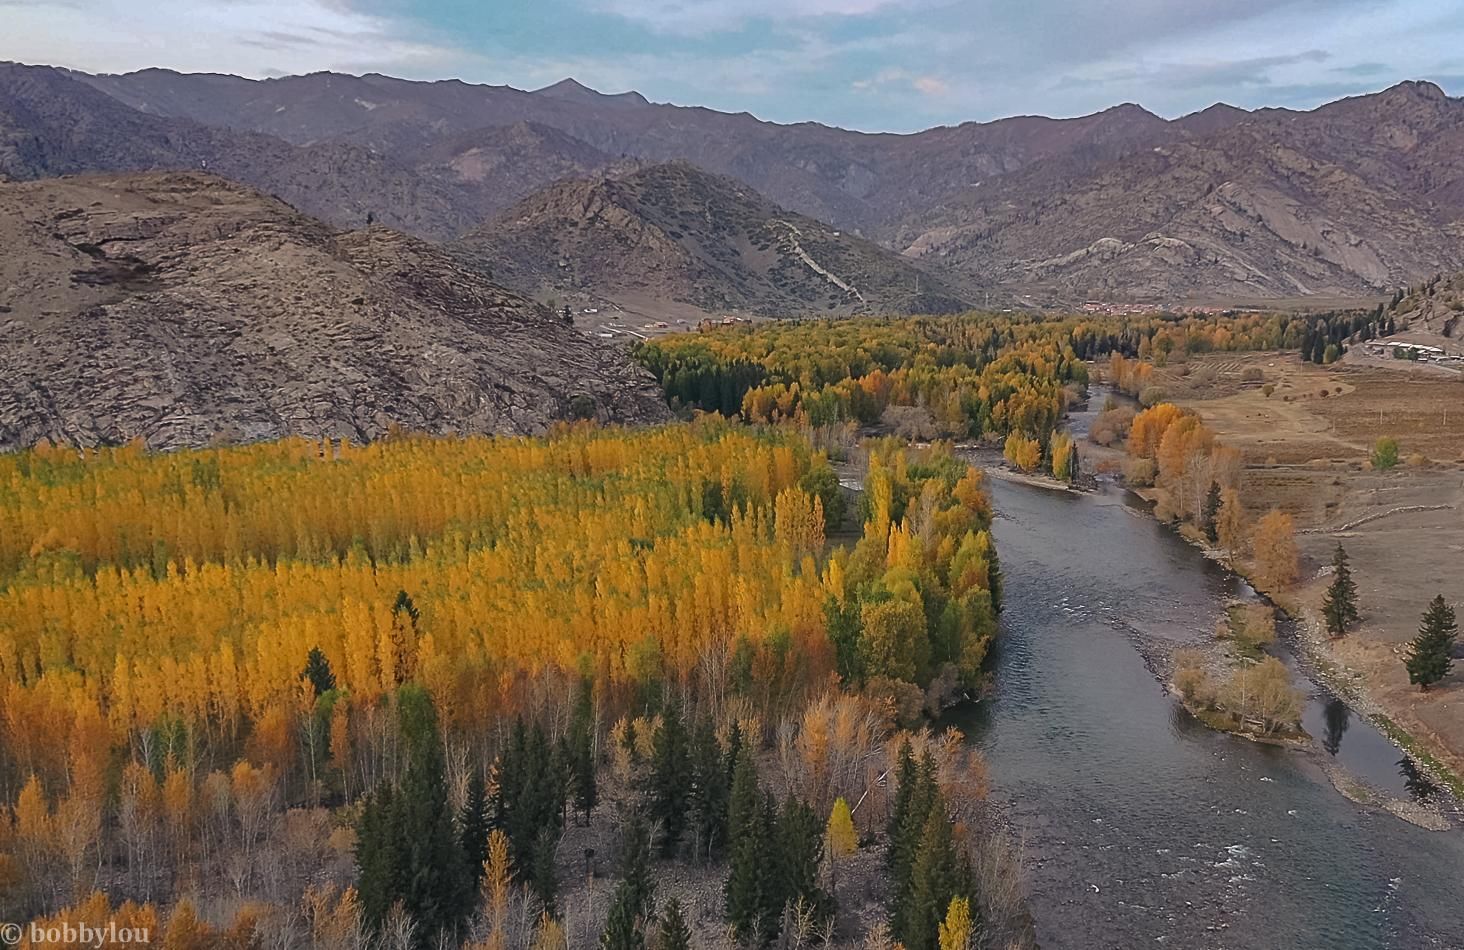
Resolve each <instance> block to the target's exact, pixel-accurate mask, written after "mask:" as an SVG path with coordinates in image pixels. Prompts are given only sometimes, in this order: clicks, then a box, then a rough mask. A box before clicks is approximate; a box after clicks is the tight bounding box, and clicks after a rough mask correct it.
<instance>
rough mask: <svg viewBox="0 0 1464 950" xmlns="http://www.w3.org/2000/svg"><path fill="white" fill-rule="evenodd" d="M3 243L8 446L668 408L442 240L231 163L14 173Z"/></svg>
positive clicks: (344, 433) (641, 416)
mask: <svg viewBox="0 0 1464 950" xmlns="http://www.w3.org/2000/svg"><path fill="white" fill-rule="evenodd" d="M0 244H3V246H5V247H6V249H7V253H6V254H5V255H3V256H0V447H15V446H20V445H29V444H33V443H34V442H36V441H38V440H40V439H43V438H44V439H50V440H52V441H58V442H66V443H71V444H79V445H97V444H117V443H121V442H126V441H129V440H131V439H134V438H139V439H142V440H144V441H145V442H147V444H149V445H150V446H152V447H154V448H163V449H166V448H176V447H180V446H194V445H201V444H204V443H206V442H209V441H211V440H213V439H215V438H217V437H219V436H221V435H222V436H224V437H226V438H230V439H236V440H240V441H254V440H259V439H272V438H278V437H280V436H283V435H288V434H296V435H304V436H308V437H312V438H323V437H330V438H350V439H353V440H358V441H364V440H369V439H374V438H379V437H381V436H383V435H386V434H388V433H389V432H391V431H392V430H393V429H394V428H395V427H396V426H400V427H402V428H404V429H406V430H408V431H423V432H438V433H447V432H455V433H465V434H466V433H504V434H534V433H540V432H543V431H545V429H546V428H547V427H548V426H549V425H551V424H553V423H554V422H555V421H556V420H560V419H569V418H579V417H587V416H593V417H597V418H599V419H600V420H602V421H604V422H610V423H615V422H621V423H631V422H656V421H660V420H663V419H665V418H666V417H667V412H666V409H665V406H664V402H663V400H662V399H661V396H660V393H659V391H658V389H657V387H656V385H655V383H654V380H652V379H651V377H650V376H649V374H647V373H645V372H644V371H642V370H640V369H639V368H638V367H635V366H634V365H633V364H632V363H631V362H630V360H629V359H628V357H627V355H626V354H625V353H623V352H621V351H620V350H619V349H618V348H615V347H609V346H605V345H602V344H600V343H597V342H595V341H592V340H590V339H588V338H586V337H584V336H582V335H581V334H579V333H577V332H575V331H574V330H573V329H572V328H570V327H567V326H565V325H564V324H563V323H562V321H561V320H559V319H558V318H557V317H556V316H555V315H553V314H551V313H549V312H548V311H547V310H546V309H544V308H543V307H541V306H539V305H538V304H535V303H533V302H531V301H529V300H526V299H524V298H522V297H520V296H518V295H516V294H513V293H512V292H510V291H508V290H505V289H504V288H502V287H501V286H499V285H497V284H494V283H492V282H490V281H488V280H487V279H486V278H484V277H483V275H481V274H480V273H478V272H476V271H474V270H472V269H470V268H465V267H462V266H461V265H459V264H458V263H457V262H455V261H454V260H453V259H452V258H451V257H450V256H448V255H447V254H445V253H444V252H443V251H442V250H441V249H439V248H438V247H436V246H435V245H432V244H429V243H427V242H425V241H422V240H419V239H416V238H412V237H409V236H406V235H402V234H400V233H398V232H395V231H391V230H388V229H385V228H381V227H372V228H369V229H362V230H356V231H347V232H340V231H336V230H334V229H332V228H330V227H329V226H327V225H325V224H323V223H321V222H319V221H316V220H315V219H312V218H310V217H308V216H306V215H303V214H301V213H300V212H298V211H296V210H294V209H293V208H290V207H289V206H288V205H286V204H284V203H283V202H281V201H279V200H278V199H275V198H271V197H268V196H264V195H261V194H259V193H258V192H256V191H254V190H252V189H249V188H247V187H245V186H243V185H239V184H236V183H234V182H230V181H226V180H224V179H222V178H219V177H217V176H213V175H207V174H203V173H201V172H149V173H141V174H135V175H125V176H91V177H78V178H61V179H49V180H44V181H39V182H24V183H10V184H0Z"/></svg>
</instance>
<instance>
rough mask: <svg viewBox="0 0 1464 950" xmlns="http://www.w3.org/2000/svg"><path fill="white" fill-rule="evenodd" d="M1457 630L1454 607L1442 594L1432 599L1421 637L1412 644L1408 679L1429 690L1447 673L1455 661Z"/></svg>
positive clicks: (1420, 633)
mask: <svg viewBox="0 0 1464 950" xmlns="http://www.w3.org/2000/svg"><path fill="white" fill-rule="evenodd" d="M1458 633H1459V625H1458V623H1457V622H1456V621H1455V619H1454V609H1453V608H1452V607H1450V606H1449V605H1448V604H1447V603H1445V602H1444V596H1443V595H1442V594H1440V595H1439V596H1437V597H1435V598H1434V599H1433V600H1432V601H1430V602H1429V605H1428V610H1426V611H1425V612H1424V614H1423V624H1422V625H1421V626H1420V627H1419V628H1418V636H1416V637H1414V638H1413V643H1412V644H1411V645H1410V646H1409V649H1408V660H1407V664H1408V682H1410V683H1417V684H1418V686H1419V687H1420V688H1421V689H1428V688H1429V687H1430V686H1432V685H1433V684H1434V683H1437V682H1438V681H1439V680H1441V679H1443V678H1444V677H1445V676H1448V675H1449V668H1450V667H1451V666H1452V665H1453V663H1454V659H1453V656H1454V638H1455V637H1456V636H1457V635H1458Z"/></svg>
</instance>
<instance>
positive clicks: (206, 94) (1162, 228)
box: [0, 65, 1464, 309]
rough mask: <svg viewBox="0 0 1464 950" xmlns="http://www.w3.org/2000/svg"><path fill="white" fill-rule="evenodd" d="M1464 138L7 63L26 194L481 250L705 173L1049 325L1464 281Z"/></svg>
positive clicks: (1343, 107)
mask: <svg viewBox="0 0 1464 950" xmlns="http://www.w3.org/2000/svg"><path fill="white" fill-rule="evenodd" d="M1461 144H1464V102H1461V100H1458V99H1453V98H1450V97H1448V96H1446V95H1445V94H1444V93H1443V92H1442V90H1440V89H1439V88H1438V87H1437V86H1434V85H1431V84H1428V83H1418V82H1409V83H1403V84H1400V85H1398V86H1395V87H1392V88H1390V89H1387V90H1384V91H1382V92H1380V93H1376V94H1372V95H1367V96H1359V97H1354V98H1351V99H1344V100H1339V101H1337V102H1334V103H1330V104H1328V105H1325V106H1322V107H1320V108H1318V109H1314V110H1311V111H1306V112H1302V111H1295V110H1286V109H1261V110H1256V111H1246V110H1242V109H1238V108H1234V107H1230V106H1225V105H1217V106H1214V107H1211V108H1210V109H1206V110H1204V111H1202V112H1199V113H1195V114H1193V115H1190V116H1185V117H1183V118H1179V119H1174V120H1166V119H1163V118H1161V117H1159V116H1156V115H1153V114H1152V113H1149V112H1147V111H1145V110H1144V109H1142V108H1140V107H1139V106H1136V105H1132V104H1125V105H1120V106H1115V107H1114V108H1111V109H1108V110H1105V111H1103V112H1099V113H1096V114H1094V115H1089V116H1083V117H1078V118H1071V119H1049V118H1043V117H1037V116H1021V117H1014V118H1010V119H1001V120H997V121H994V122H984V123H977V122H971V123H965V124H962V125H959V126H952V127H942V128H936V129H930V130H928V131H925V132H920V133H916V134H910V135H893V134H868V133H860V132H851V131H846V130H842V129H836V128H830V127H827V126H823V125H818V124H814V123H803V124H797V125H779V124H774V123H770V122H764V121H760V120H758V119H756V118H754V117H753V116H751V115H748V114H745V113H741V114H728V113H720V112H715V111H712V110H709V109H702V108H694V107H683V106H673V105H665V104H656V103H651V102H648V101H647V100H646V99H645V98H644V97H642V96H640V95H637V94H634V93H626V94H622V95H604V94H601V93H598V92H595V91H594V90H591V89H588V88H586V87H584V86H582V85H579V84H578V83H575V82H573V81H572V80H566V81H565V82H562V83H559V84H556V85H554V86H550V87H548V88H545V89H540V90H538V91H534V92H526V91H521V90H517V89H512V88H509V87H503V86H480V85H470V84H467V83H463V82H460V81H442V82H413V81H407V80H401V79H394V78H391V77H386V76H380V75H365V76H349V75H341V74H335V73H315V74H310V75H306V76H289V77H283V78H279V79H266V80H249V79H242V78H239V77H235V76H223V75H204V74H180V73H175V72H171V71H168V70H161V69H150V70H143V71H141V72H136V73H129V74H126V75H88V74H84V73H77V72H69V71H63V70H56V69H49V68H46V67H25V66H18V65H9V66H5V67H3V68H0V174H3V175H6V176H8V177H10V178H15V179H29V178H36V177H41V176H45V175H51V174H58V173H67V172H76V171H117V170H126V169H133V168H144V167H149V168H150V167H179V166H182V165H184V164H185V163H187V167H201V164H202V163H203V162H204V161H207V162H208V168H209V169H210V170H213V171H218V172H220V173H221V174H224V175H226V176H228V177H232V178H236V179H238V180H240V181H244V182H246V183H249V184H252V185H255V186H256V187H259V188H261V189H263V190H265V191H267V192H270V193H273V194H276V195H279V196H280V197H281V198H283V199H285V200H286V201H289V202H290V203H291V204H294V205H295V206H296V207H298V208H300V209H301V210H304V211H307V212H309V213H311V214H314V215H317V216H319V217H321V218H322V219H324V220H326V221H328V222H331V223H333V224H335V225H338V226H342V227H359V226H360V225H361V224H363V223H364V221H365V219H366V217H367V215H370V216H371V217H372V218H373V219H374V220H376V221H378V222H381V223H385V224H388V225H390V226H392V227H396V228H401V229H403V230H406V231H409V232H411V233H414V234H417V235H419V236H423V237H427V238H429V239H433V240H446V239H452V238H462V237H464V236H468V235H473V236H474V237H473V240H475V241H478V242H479V243H480V244H482V243H484V242H483V241H482V237H483V232H484V230H485V222H516V221H521V220H522V217H523V216H522V214H518V215H517V216H512V215H506V212H508V211H509V209H515V210H516V211H522V209H523V208H525V207H528V206H530V205H525V204H524V202H532V201H538V202H539V205H540V206H542V207H544V208H546V209H549V208H556V209H558V210H562V208H561V207H560V203H559V202H558V200H557V199H556V197H555V196H554V195H552V194H551V195H543V196H539V195H537V193H538V192H539V191H540V190H541V189H543V188H546V187H549V186H552V185H555V184H556V183H558V182H561V181H562V180H563V179H566V178H570V179H577V180H582V181H588V182H592V183H595V184H593V185H582V186H580V187H582V188H591V187H597V186H598V187H600V188H602V189H603V188H604V187H605V185H606V182H607V181H614V180H617V179H623V178H624V176H625V174H626V173H627V171H628V170H629V171H632V172H633V170H634V169H637V168H644V167H645V166H647V165H654V164H660V163H667V162H688V163H691V164H693V165H695V166H697V167H699V168H701V169H704V170H706V171H708V172H711V173H713V174H715V175H719V176H725V177H729V178H731V179H735V180H736V181H737V182H740V183H742V184H743V185H746V186H747V187H748V188H749V189H751V190H752V191H754V192H757V193H759V194H760V196H761V199H757V200H764V199H765V200H766V201H767V202H768V203H769V204H770V206H772V207H775V208H781V209H787V211H788V212H789V213H793V214H798V215H802V216H804V217H805V218H807V219H811V220H815V221H821V222H824V224H825V225H826V226H828V227H829V228H830V229H831V230H833V231H838V232H840V233H841V234H844V235H854V236H857V237H861V238H864V239H866V240H868V241H870V242H871V243H872V244H873V245H877V246H878V247H880V248H883V249H884V250H887V251H891V252H894V253H897V254H899V255H901V256H903V257H904V258H906V261H907V262H908V263H913V264H917V265H919V266H920V267H921V268H922V270H923V272H924V273H925V274H928V275H930V278H931V279H932V281H934V282H936V283H941V284H943V285H944V286H949V287H953V288H957V289H960V288H971V287H980V288H987V287H991V286H994V285H995V286H1000V287H1003V288H1006V289H1009V290H1010V291H1012V292H1014V293H1016V294H1019V295H1021V299H1023V300H1024V301H1025V302H1028V303H1032V304H1037V305H1043V304H1049V305H1063V304H1071V303H1073V302H1076V301H1080V300H1083V299H1088V298H1092V297H1104V298H1110V297H1111V298H1117V299H1126V300H1139V301H1152V302H1173V301H1176V300H1180V299H1186V298H1236V297H1245V298H1256V297H1272V298H1280V297H1298V296H1307V295H1328V296H1336V295H1344V296H1367V295H1375V294H1378V293H1380V292H1385V291H1387V290H1389V289H1391V288H1393V287H1396V286H1402V285H1405V284H1408V283H1411V282H1416V281H1417V280H1419V279H1422V278H1424V277H1426V276H1428V275H1430V274H1432V273H1434V272H1437V271H1442V270H1450V269H1457V268H1460V267H1464V250H1461V248H1464V244H1461V241H1460V237H1461V224H1460V217H1461V214H1464V150H1461V148H1460V145H1461ZM557 213H558V211H556V214H557ZM500 243H501V244H502V245H504V246H506V247H513V246H521V244H522V242H521V241H520V240H519V237H518V236H517V235H507V234H505V235H504V236H503V237H502V238H501V241H500ZM889 266H891V267H893V266H894V265H893V264H890V265H889ZM509 269H512V268H509ZM525 289H528V288H525ZM725 296H726V297H727V299H729V300H735V299H736V298H737V294H736V293H728V294H726V295H725ZM957 296H959V295H957ZM708 299H712V298H708ZM967 299H969V297H968V298H967ZM782 302H783V301H782V300H781V298H779V297H778V296H777V295H774V296H772V297H770V298H768V299H767V300H766V301H765V303H767V304H768V305H769V306H779V305H781V304H782ZM815 309H817V308H815Z"/></svg>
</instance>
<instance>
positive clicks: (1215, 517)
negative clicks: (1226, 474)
mask: <svg viewBox="0 0 1464 950" xmlns="http://www.w3.org/2000/svg"><path fill="white" fill-rule="evenodd" d="M1219 519H1220V483H1219V482H1211V483H1210V491H1209V492H1208V493H1207V494H1206V495H1205V506H1204V508H1203V509H1201V514H1200V527H1201V529H1203V530H1204V532H1205V537H1207V538H1209V539H1210V543H1211V544H1214V543H1215V542H1216V541H1218V540H1220V529H1219Z"/></svg>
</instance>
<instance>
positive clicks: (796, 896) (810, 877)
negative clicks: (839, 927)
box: [774, 795, 834, 922]
mask: <svg viewBox="0 0 1464 950" xmlns="http://www.w3.org/2000/svg"><path fill="white" fill-rule="evenodd" d="M774 840H775V842H776V845H777V851H778V862H777V870H778V886H779V894H778V901H777V904H778V908H777V911H778V912H779V913H781V911H782V908H783V905H785V904H788V903H795V904H798V903H801V904H802V906H803V907H804V908H806V909H807V910H809V911H811V912H812V913H813V915H814V917H815V919H817V920H818V921H820V922H822V921H825V920H828V919H829V918H830V917H832V916H833V914H834V904H833V899H832V898H831V897H830V896H829V895H828V894H827V893H825V892H824V890H823V889H822V888H820V887H819V886H818V868H819V859H820V857H821V855H822V853H823V835H822V833H821V830H820V828H819V821H818V816H817V815H815V814H814V811H813V809H812V808H810V807H809V806H808V805H807V804H805V803H804V802H802V801H799V800H798V799H797V798H794V797H793V796H792V795H789V796H788V798H787V800H786V801H785V802H784V803H783V812H782V814H781V815H779V816H778V826H777V837H776V838H775V839H774Z"/></svg>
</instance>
